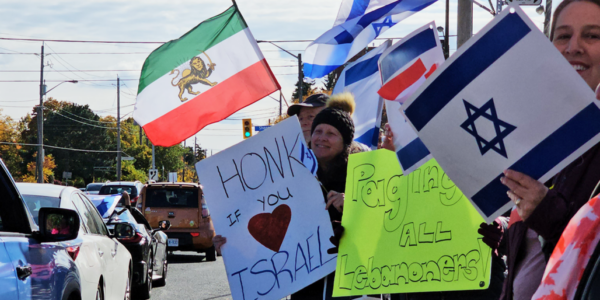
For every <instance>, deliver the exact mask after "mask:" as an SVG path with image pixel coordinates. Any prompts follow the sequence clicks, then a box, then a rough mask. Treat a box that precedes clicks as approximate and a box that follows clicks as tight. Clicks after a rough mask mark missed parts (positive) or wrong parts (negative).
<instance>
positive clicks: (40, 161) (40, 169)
mask: <svg viewBox="0 0 600 300" xmlns="http://www.w3.org/2000/svg"><path fill="white" fill-rule="evenodd" d="M42 47H43V46H42ZM42 53H44V50H43V48H42ZM42 57H43V55H42ZM42 66H43V60H42ZM42 70H43V67H42ZM42 78H43V71H42ZM65 82H70V83H77V80H65V81H63V82H61V83H59V84H57V85H55V86H54V87H53V88H51V89H49V90H46V85H45V84H41V86H40V106H38V114H37V118H38V119H37V125H38V155H37V178H38V179H37V182H38V183H44V96H45V95H46V94H48V92H50V91H51V90H53V89H55V88H56V87H57V86H59V85H61V84H63V83H65ZM40 83H41V82H40Z"/></svg>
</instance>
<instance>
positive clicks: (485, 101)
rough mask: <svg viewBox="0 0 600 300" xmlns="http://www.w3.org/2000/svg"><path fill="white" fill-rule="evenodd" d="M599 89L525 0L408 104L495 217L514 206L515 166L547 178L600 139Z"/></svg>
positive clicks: (416, 123) (422, 133)
mask: <svg viewBox="0 0 600 300" xmlns="http://www.w3.org/2000/svg"><path fill="white" fill-rule="evenodd" d="M598 104H600V102H598V101H597V100H595V97H594V93H593V92H592V90H591V89H590V87H589V86H588V85H587V84H586V83H585V81H583V79H582V78H581V76H579V74H577V72H576V71H575V70H574V69H573V66H571V65H570V64H569V63H568V62H567V60H566V59H565V58H564V57H563V55H562V54H561V53H560V52H559V51H557V50H556V48H555V47H554V46H553V45H552V43H550V41H548V38H547V37H546V36H545V35H544V34H542V33H541V32H540V31H539V29H538V28H537V27H536V26H535V25H534V24H533V22H531V20H530V19H529V18H528V17H527V15H526V14H525V13H524V12H523V10H521V8H519V7H518V6H515V5H511V6H510V9H506V10H504V11H502V13H500V15H498V16H497V17H495V18H494V19H493V20H492V21H491V22H490V23H489V24H488V25H486V26H485V27H484V28H483V29H482V30H481V31H479V32H478V33H477V35H475V36H473V38H471V39H469V41H468V42H467V43H465V44H464V45H463V46H462V47H461V48H460V49H459V50H458V51H457V52H456V53H455V54H454V55H453V56H452V57H451V58H450V59H449V60H448V61H446V62H445V63H444V64H443V65H442V66H441V67H440V69H439V70H438V71H436V72H435V73H434V74H433V75H432V76H431V77H429V79H427V81H426V82H425V84H424V85H422V86H421V87H420V88H419V90H417V92H416V93H415V94H414V95H413V96H412V97H411V99H409V100H408V101H407V102H406V103H405V104H404V106H403V108H404V111H405V115H406V117H407V118H408V120H409V121H410V123H411V125H412V126H413V128H414V129H415V130H416V131H417V133H418V135H419V138H421V140H422V141H423V143H424V144H425V145H426V146H427V148H428V149H429V151H431V154H432V155H433V157H434V158H435V159H436V160H437V161H438V163H439V164H440V165H441V166H442V168H443V169H444V171H446V173H447V174H448V175H449V177H450V179H451V180H452V181H453V182H454V183H455V184H456V186H458V187H459V188H460V190H461V191H462V192H463V193H464V194H465V196H467V197H468V198H469V199H470V200H471V202H472V203H473V205H474V206H475V208H476V209H477V210H478V211H479V213H480V214H481V215H482V216H483V217H484V219H485V220H486V221H488V222H490V221H491V220H493V219H494V218H496V217H497V216H499V215H500V214H502V213H504V212H506V211H507V210H508V209H509V208H510V207H512V206H513V204H512V202H511V201H510V200H509V198H508V196H507V195H506V192H507V191H508V187H506V186H504V185H503V184H502V183H501V182H500V178H501V177H502V176H504V174H503V171H504V170H506V169H512V170H515V171H519V172H522V173H524V174H527V175H529V176H531V177H532V178H534V179H536V180H539V181H541V182H545V181H547V180H548V179H550V178H552V176H554V175H555V174H556V173H557V172H559V171H560V170H562V169H563V168H564V167H566V166H567V165H568V164H569V163H571V162H572V161H573V160H575V159H576V158H577V157H579V156H581V155H582V154H583V153H584V152H585V151H587V150H588V149H590V148H591V147H592V146H594V145H595V144H597V143H598V142H599V141H600V108H599V107H598Z"/></svg>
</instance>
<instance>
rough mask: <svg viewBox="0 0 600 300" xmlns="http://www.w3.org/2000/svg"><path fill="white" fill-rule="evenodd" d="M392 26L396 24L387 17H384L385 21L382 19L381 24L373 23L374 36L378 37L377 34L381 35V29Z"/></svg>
mask: <svg viewBox="0 0 600 300" xmlns="http://www.w3.org/2000/svg"><path fill="white" fill-rule="evenodd" d="M394 25H396V23H394V22H392V17H391V16H387V17H385V19H383V22H381V23H373V29H375V34H376V35H377V36H379V34H381V30H382V29H383V27H392V26H394Z"/></svg>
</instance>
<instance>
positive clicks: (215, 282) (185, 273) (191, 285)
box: [150, 251, 379, 300]
mask: <svg viewBox="0 0 600 300" xmlns="http://www.w3.org/2000/svg"><path fill="white" fill-rule="evenodd" d="M168 260H169V269H168V275H167V285H166V286H164V287H155V288H153V289H152V297H151V298H150V299H151V300H188V299H189V300H192V299H193V300H196V299H197V300H209V299H232V298H231V291H230V290H229V284H228V283H227V276H226V273H225V265H224V264H223V258H222V257H220V256H218V257H217V261H212V262H207V261H206V260H205V257H204V254H197V253H194V252H180V251H175V252H174V253H173V254H172V255H169V257H168ZM284 299H285V298H284ZM288 299H289V297H288ZM362 299H379V298H369V297H365V298H362ZM282 300H283V299H282Z"/></svg>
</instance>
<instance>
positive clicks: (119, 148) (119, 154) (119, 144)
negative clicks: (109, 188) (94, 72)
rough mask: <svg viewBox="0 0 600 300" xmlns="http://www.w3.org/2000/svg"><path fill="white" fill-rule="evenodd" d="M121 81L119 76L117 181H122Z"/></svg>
mask: <svg viewBox="0 0 600 300" xmlns="http://www.w3.org/2000/svg"><path fill="white" fill-rule="evenodd" d="M120 88H121V81H120V79H119V76H117V181H121V97H120V96H121V89H120Z"/></svg>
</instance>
